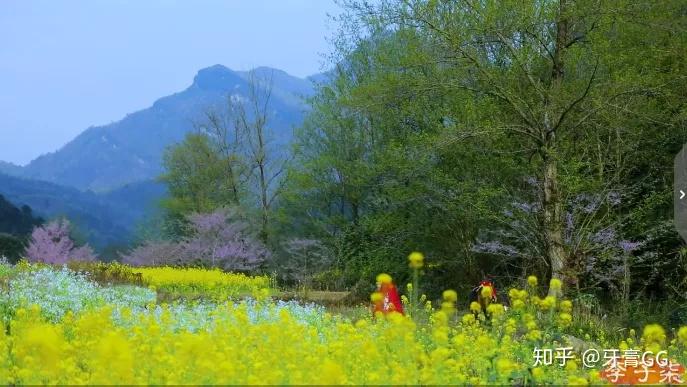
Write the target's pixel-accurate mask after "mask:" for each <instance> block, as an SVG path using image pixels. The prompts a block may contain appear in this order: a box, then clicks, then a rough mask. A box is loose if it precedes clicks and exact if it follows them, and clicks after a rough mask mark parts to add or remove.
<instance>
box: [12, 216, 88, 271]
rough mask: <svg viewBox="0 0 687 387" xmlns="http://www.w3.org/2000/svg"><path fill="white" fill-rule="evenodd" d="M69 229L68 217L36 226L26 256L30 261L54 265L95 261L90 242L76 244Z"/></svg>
mask: <svg viewBox="0 0 687 387" xmlns="http://www.w3.org/2000/svg"><path fill="white" fill-rule="evenodd" d="M69 230H70V225H69V221H68V220H66V219H61V220H54V221H52V222H49V223H47V224H46V225H44V226H38V227H36V228H34V229H33V232H32V233H31V241H30V243H29V245H28V247H27V248H26V252H25V254H26V258H27V259H28V260H29V261H30V262H43V263H49V264H54V265H62V264H65V263H67V262H68V261H95V260H96V256H95V254H94V252H93V249H92V248H91V247H90V246H89V245H88V244H86V245H84V246H81V247H76V246H74V241H72V239H71V238H70V236H69Z"/></svg>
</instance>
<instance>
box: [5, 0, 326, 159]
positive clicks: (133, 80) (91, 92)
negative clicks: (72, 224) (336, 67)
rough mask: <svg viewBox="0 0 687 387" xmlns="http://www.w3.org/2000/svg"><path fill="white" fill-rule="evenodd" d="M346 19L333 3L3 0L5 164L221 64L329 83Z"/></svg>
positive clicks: (41, 150) (51, 146) (179, 86)
mask: <svg viewBox="0 0 687 387" xmlns="http://www.w3.org/2000/svg"><path fill="white" fill-rule="evenodd" d="M337 10H338V8H337V6H336V5H335V4H334V3H333V1H332V0H271V1H267V0H225V1H219V0H217V1H209V0H193V1H191V0H187V1H172V0H168V1H160V0H130V1H125V0H109V1H93V0H82V1H66V0H59V1H57V0H49V1H33V0H0V160H3V161H11V162H14V163H17V164H26V163H28V162H29V161H30V160H32V159H34V158H35V157H37V156H39V155H40V154H42V153H45V152H51V151H55V150H57V149H58V148H59V147H61V146H62V145H64V144H65V143H66V142H68V141H69V140H71V139H72V138H74V137H75V136H76V135H77V134H79V133H80V132H82V131H83V130H84V129H86V128H87V127H89V126H92V125H102V124H107V123H110V122H112V121H117V120H119V119H121V118H123V117H124V116H125V115H126V114H127V113H131V112H134V111H136V110H140V109H143V108H146V107H148V106H150V105H151V104H152V103H153V101H155V100H156V99H157V98H159V97H162V96H165V95H169V94H172V93H174V92H177V91H181V90H183V89H184V88H186V87H187V86H189V85H190V84H191V82H192V80H193V76H194V75H195V73H196V72H197V71H198V70H199V69H201V68H203V67H208V66H211V65H213V64H217V63H219V64H223V65H225V66H227V67H229V68H232V69H235V70H248V69H250V68H253V67H257V66H270V67H275V68H279V69H282V70H284V71H286V72H288V73H290V74H293V75H296V76H300V77H304V76H307V75H310V74H313V73H316V72H319V71H321V70H322V56H321V54H323V53H328V52H329V50H330V49H329V46H328V44H327V41H326V38H329V37H331V36H332V34H333V33H334V32H335V27H336V26H334V25H333V24H332V22H331V21H329V19H328V18H327V14H328V13H329V14H336V13H337Z"/></svg>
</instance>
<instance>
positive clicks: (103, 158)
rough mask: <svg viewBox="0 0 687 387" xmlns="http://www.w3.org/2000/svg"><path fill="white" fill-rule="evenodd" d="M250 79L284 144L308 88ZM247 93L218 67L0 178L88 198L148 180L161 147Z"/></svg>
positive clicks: (157, 169)
mask: <svg viewBox="0 0 687 387" xmlns="http://www.w3.org/2000/svg"><path fill="white" fill-rule="evenodd" d="M254 73H255V75H256V77H257V78H258V79H271V80H272V87H273V89H272V100H271V112H272V117H271V119H272V127H273V129H274V131H275V133H276V139H275V141H277V142H279V143H284V144H286V143H288V142H289V141H290V139H291V137H292V129H293V127H294V126H297V125H299V124H300V123H301V121H302V119H303V114H304V112H305V110H306V105H305V104H304V103H303V98H304V97H308V96H310V95H312V94H313V92H314V86H313V82H312V81H311V80H309V79H301V78H297V77H294V76H291V75H289V74H287V73H286V72H283V71H281V70H276V69H271V68H267V67H259V68H256V69H255V70H254ZM313 79H314V78H313ZM248 87H249V83H248V72H238V71H232V70H230V69H228V68H227V67H225V66H222V65H214V66H211V67H208V68H205V69H202V70H200V71H198V73H197V74H196V76H195V78H194V79H193V83H192V84H191V86H189V87H188V88H187V89H185V90H183V91H181V92H178V93H176V94H172V95H170V96H166V97H163V98H160V99H158V100H157V101H155V102H154V103H153V105H152V106H151V107H148V108H146V109H143V110H140V111H137V112H135V113H131V114H129V115H127V116H126V117H124V118H123V119H122V120H120V121H117V122H114V123H111V124H108V125H103V126H93V127H90V128H88V129H86V130H85V131H84V132H83V133H81V134H80V135H78V136H77V137H76V138H74V139H73V140H72V141H70V142H69V143H68V144H66V145H65V146H63V147H62V148H60V149H59V150H57V151H56V152H53V153H48V154H45V155H42V156H40V157H38V158H36V159H35V160H33V161H31V163H29V164H28V165H27V166H25V167H18V166H15V165H12V164H9V163H2V164H0V172H4V173H6V174H8V175H13V176H21V177H25V178H29V179H36V180H42V181H48V182H53V183H57V184H60V185H64V186H70V187H75V188H78V189H80V190H92V191H94V192H103V191H109V190H113V189H116V188H118V187H121V186H123V185H125V184H130V183H135V182H138V181H146V180H150V179H154V178H156V177H157V176H159V175H160V174H161V173H162V165H161V163H162V154H163V152H164V150H165V148H166V147H168V146H169V145H172V144H174V143H177V142H179V141H181V140H182V139H183V138H184V136H185V135H186V133H188V132H190V131H192V130H193V123H194V122H198V121H199V120H200V119H201V118H202V114H203V113H204V112H205V111H206V110H208V109H212V108H213V107H218V106H222V104H223V103H226V98H227V97H229V96H240V97H247V95H248V94H247V93H248Z"/></svg>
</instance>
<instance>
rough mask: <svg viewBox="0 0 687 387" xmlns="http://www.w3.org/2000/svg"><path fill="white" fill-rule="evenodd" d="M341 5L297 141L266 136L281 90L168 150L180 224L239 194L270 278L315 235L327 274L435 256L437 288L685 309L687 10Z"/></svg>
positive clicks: (316, 259)
mask: <svg viewBox="0 0 687 387" xmlns="http://www.w3.org/2000/svg"><path fill="white" fill-rule="evenodd" d="M343 7H344V10H345V13H344V14H343V15H342V16H341V19H340V20H339V21H340V24H341V26H342V27H341V31H340V33H339V34H337V35H336V37H335V39H333V52H332V56H331V58H330V59H331V63H332V66H333V70H332V71H331V72H330V79H329V81H328V82H325V83H323V84H322V85H320V87H319V92H318V94H317V95H316V96H315V97H314V98H312V99H311V101H310V105H311V110H310V112H309V114H308V117H307V119H306V122H305V123H304V124H303V126H302V127H299V128H297V133H296V137H297V139H296V143H295V148H294V149H293V151H292V152H291V153H290V154H288V155H287V154H285V153H284V152H283V150H275V149H272V150H270V148H269V146H268V144H269V143H268V142H265V141H262V140H264V139H265V138H266V137H263V136H261V133H262V134H266V133H267V129H268V128H269V114H263V113H265V112H269V109H268V107H267V106H268V104H267V103H266V101H268V98H266V97H268V96H269V93H266V94H263V96H262V97H261V98H258V97H259V96H257V94H258V93H257V92H256V93H255V94H256V98H253V99H252V100H251V101H243V102H241V101H239V103H238V104H236V103H235V102H236V101H233V102H234V103H233V104H232V103H230V104H229V108H228V109H227V110H226V112H227V115H226V116H220V115H216V114H211V115H208V120H207V122H206V123H205V124H204V125H201V126H200V127H199V131H198V133H197V134H194V135H192V136H189V137H188V138H187V140H186V142H185V143H184V144H182V145H181V146H179V147H177V148H174V149H171V150H170V151H169V152H168V154H167V158H166V163H165V164H166V167H167V169H168V173H167V174H166V175H165V177H164V178H165V180H166V181H167V182H168V184H169V186H170V191H171V194H172V197H173V199H172V200H171V201H170V202H169V203H167V208H168V209H169V210H170V213H172V214H179V215H177V217H176V219H182V220H183V216H182V215H184V214H188V213H191V212H194V211H195V212H198V211H201V212H202V211H205V212H209V211H212V210H214V209H216V208H218V207H221V206H227V205H231V206H239V207H240V208H243V210H244V212H246V213H248V214H249V215H250V216H248V218H250V219H256V221H255V222H254V231H255V233H256V235H258V237H259V240H260V241H261V242H262V243H264V244H266V245H267V246H270V247H271V249H272V251H273V252H274V257H275V258H273V259H272V261H271V262H272V266H271V267H264V268H263V269H264V270H276V271H279V270H281V269H282V268H284V267H289V265H290V264H292V263H293V262H292V261H290V259H291V258H290V254H288V253H287V252H286V251H287V249H286V248H285V246H286V245H288V244H289V243H291V244H292V243H293V241H294V240H296V241H300V242H299V243H300V245H299V244H298V243H297V245H298V246H300V247H301V250H302V251H301V254H299V255H298V256H299V257H301V258H299V259H303V258H302V257H305V259H304V261H302V262H300V261H299V262H300V263H299V264H298V265H296V266H298V267H308V270H310V272H309V273H310V274H309V275H308V276H307V277H308V278H311V279H312V278H315V279H316V281H315V282H316V283H319V284H321V285H322V284H329V285H331V286H336V287H354V286H356V285H360V286H363V284H369V283H371V282H372V279H373V278H374V276H375V275H376V274H377V273H379V272H389V273H390V274H392V275H393V276H394V277H395V278H397V279H398V280H399V281H400V282H401V283H403V281H405V280H406V279H407V274H406V273H407V270H406V267H407V262H406V256H407V254H408V252H410V251H413V250H419V251H423V252H424V253H425V255H426V256H427V262H428V265H427V267H426V268H425V272H424V275H425V276H427V277H429V279H431V281H425V283H431V284H435V285H434V286H436V289H431V288H430V289H425V290H427V291H430V293H431V292H432V291H434V290H438V289H444V288H455V289H461V290H463V291H467V289H469V288H470V287H471V286H473V285H474V284H475V283H476V282H478V281H479V280H480V279H482V277H484V276H486V275H489V276H492V277H493V278H494V279H495V280H496V282H497V284H502V286H505V285H507V284H510V283H512V282H514V281H517V280H518V279H521V278H524V277H523V276H524V275H525V274H537V275H539V276H541V277H544V278H546V277H551V276H555V277H558V278H561V279H562V280H563V281H564V283H565V284H566V287H567V288H568V289H569V290H571V291H572V292H573V293H574V294H575V295H576V296H579V297H581V298H585V299H594V300H598V301H600V302H611V301H619V303H618V304H620V305H621V309H622V310H623V311H624V313H629V311H630V310H631V307H632V305H634V304H636V305H639V304H638V303H639V302H642V300H647V299H670V300H672V301H674V302H676V303H679V302H685V301H687V300H686V299H685V298H686V297H687V296H686V294H687V293H686V291H687V280H686V278H687V276H686V275H687V261H686V260H685V254H684V253H685V249H684V243H683V242H682V241H681V239H680V238H679V236H678V235H677V233H676V231H675V230H674V227H673V225H672V196H673V195H672V175H673V170H672V168H673V157H674V156H675V154H677V152H679V150H680V149H681V147H682V145H683V144H684V143H685V142H687V122H686V121H687V114H686V113H687V110H686V108H685V102H686V100H687V95H686V93H685V92H684V90H686V87H687V77H686V75H687V72H686V71H685V70H686V69H685V63H687V62H686V61H685V53H686V52H687V50H686V49H687V33H686V31H685V27H686V26H687V5H686V4H685V3H684V2H682V1H661V2H648V1H647V2H637V1H620V2H600V1H575V2H573V1H568V0H561V1H526V2H511V1H486V2H474V1H440V0H428V1H425V0H423V1H420V0H403V1H401V0H384V1H375V2H370V3H368V2H365V1H344V4H343ZM264 85H265V84H264V83H263V85H262V86H261V87H259V88H257V89H256V90H257V91H260V90H262V91H263V93H264V92H265V91H268V90H269V88H268V87H264ZM230 102H232V101H230ZM246 109H247V110H246ZM261 128H262V129H261ZM286 161H288V167H286V168H285V166H286V164H285V163H286ZM172 218H173V217H172ZM180 224H183V222H181V223H180ZM176 231H177V232H181V233H183V227H181V228H177V229H176ZM311 244H313V245H314V246H317V253H313V254H310V253H308V252H307V251H308V248H307V247H304V246H310V245H311ZM291 256H293V254H291ZM323 257H326V258H323ZM323 262H326V264H323ZM290 270H292V269H290ZM292 271H293V270H292ZM301 274H302V273H301ZM296 277H297V276H292V278H296ZM302 277H303V276H302V275H301V278H302ZM365 291H367V289H365ZM633 303H634V304H633Z"/></svg>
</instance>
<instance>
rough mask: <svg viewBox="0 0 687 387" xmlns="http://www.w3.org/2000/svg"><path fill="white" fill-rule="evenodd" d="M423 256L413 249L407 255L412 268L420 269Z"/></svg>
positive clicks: (423, 259) (422, 263)
mask: <svg viewBox="0 0 687 387" xmlns="http://www.w3.org/2000/svg"><path fill="white" fill-rule="evenodd" d="M424 261H425V256H424V255H422V253H420V252H417V251H413V252H412V253H410V255H408V262H409V265H410V267H411V268H412V269H420V268H422V266H423V265H424Z"/></svg>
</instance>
